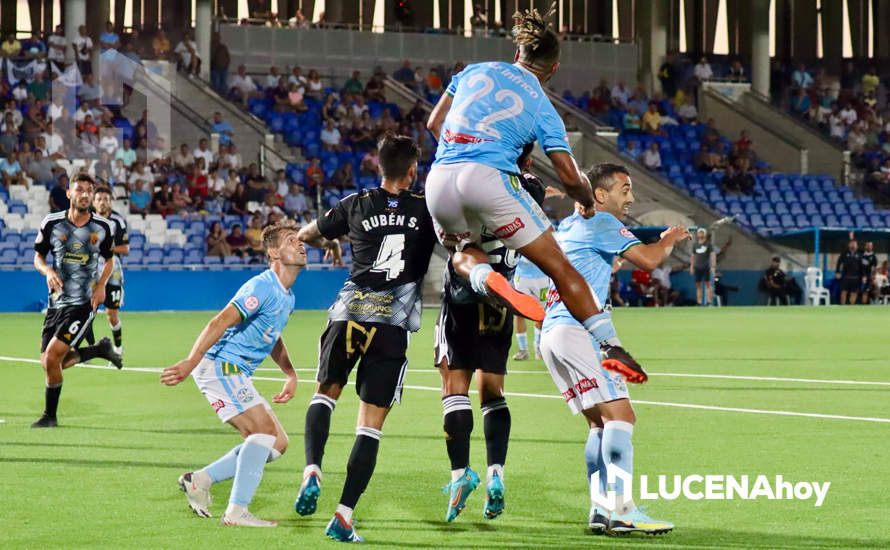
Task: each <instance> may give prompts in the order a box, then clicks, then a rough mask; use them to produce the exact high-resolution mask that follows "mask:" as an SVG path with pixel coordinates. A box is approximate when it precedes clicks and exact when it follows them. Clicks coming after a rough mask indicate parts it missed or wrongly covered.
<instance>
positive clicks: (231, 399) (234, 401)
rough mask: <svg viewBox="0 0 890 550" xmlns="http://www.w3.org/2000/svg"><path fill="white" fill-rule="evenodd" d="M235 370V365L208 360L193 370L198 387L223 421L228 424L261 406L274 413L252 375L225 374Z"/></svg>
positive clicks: (202, 361) (204, 359)
mask: <svg viewBox="0 0 890 550" xmlns="http://www.w3.org/2000/svg"><path fill="white" fill-rule="evenodd" d="M233 368H234V365H232V364H231V363H226V362H225V361H219V360H217V361H214V360H212V359H207V358H206V357H205V358H203V359H201V362H200V363H198V366H197V367H195V370H193V371H192V378H194V379H195V384H197V385H198V389H199V390H201V393H203V394H204V397H206V398H207V401H208V402H210V406H211V407H213V410H214V411H215V412H216V415H217V416H218V417H219V419H220V420H221V421H223V422H228V421H229V420H231V419H232V418H234V417H236V416H238V415H239V414H241V413H243V412H244V411H246V410H247V409H250V408H253V407H256V406H257V405H262V406H264V407H266V409H269V410H272V407H270V406H269V402H268V401H266V399H265V398H264V397H263V396H262V395H260V394H259V392H257V390H256V388H255V387H254V386H253V380H251V379H250V377H249V376H246V375H244V374H238V373H232V374H229V375H226V374H225V372H226V371H228V372H231V371H232V369H233ZM224 369H225V370H224Z"/></svg>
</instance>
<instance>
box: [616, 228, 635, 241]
mask: <svg viewBox="0 0 890 550" xmlns="http://www.w3.org/2000/svg"><path fill="white" fill-rule="evenodd" d="M618 233H620V234H621V236H622V237H627V238H628V239H636V238H637V236H636V235H634V234H633V233H631V232H630V229H628V228H626V227H622V228H621V229H619V230H618Z"/></svg>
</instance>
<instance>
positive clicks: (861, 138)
mask: <svg viewBox="0 0 890 550" xmlns="http://www.w3.org/2000/svg"><path fill="white" fill-rule="evenodd" d="M862 126H863V125H862V124H856V125H855V126H853V129H852V130H850V133H849V134H847V149H849V150H850V152H851V153H853V155H854V157H858V156H859V155H861V154H862V153H864V152H865V145H866V142H867V137H866V135H865V132H864V131H863V127H862Z"/></svg>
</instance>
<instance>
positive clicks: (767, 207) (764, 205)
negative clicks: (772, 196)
mask: <svg viewBox="0 0 890 550" xmlns="http://www.w3.org/2000/svg"><path fill="white" fill-rule="evenodd" d="M758 211H759V212H760V213H761V214H764V215H766V214H775V213H776V210H775V208H773V203H771V202H761V203H760V205H759V207H758Z"/></svg>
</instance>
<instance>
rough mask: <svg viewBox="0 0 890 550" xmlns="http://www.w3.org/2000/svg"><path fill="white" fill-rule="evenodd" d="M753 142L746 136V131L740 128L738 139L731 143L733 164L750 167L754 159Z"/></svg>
mask: <svg viewBox="0 0 890 550" xmlns="http://www.w3.org/2000/svg"><path fill="white" fill-rule="evenodd" d="M753 146H754V144H753V142H752V141H751V138H749V137H748V131H747V130H742V131H741V132H740V133H739V139H737V140H736V142H735V143H734V144H733V149H734V155H735V159H734V160H735V164H736V166H738V167H739V168H742V167H744V168H746V169H747V168H750V167H751V165H752V164H753V161H754V151H753V149H752V148H753Z"/></svg>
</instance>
